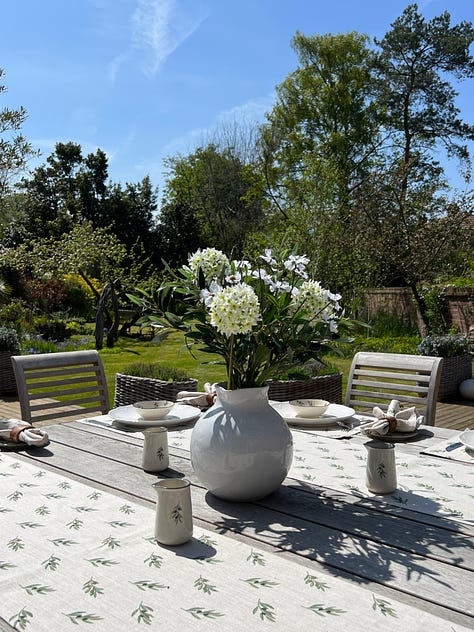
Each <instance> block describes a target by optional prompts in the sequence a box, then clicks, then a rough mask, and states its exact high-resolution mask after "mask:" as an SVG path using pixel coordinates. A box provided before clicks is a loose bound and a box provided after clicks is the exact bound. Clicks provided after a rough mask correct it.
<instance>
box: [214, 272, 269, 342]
mask: <svg viewBox="0 0 474 632" xmlns="http://www.w3.org/2000/svg"><path fill="white" fill-rule="evenodd" d="M209 312H210V316H211V325H212V326H213V327H215V328H216V329H217V331H219V332H220V333H222V334H224V335H226V336H231V335H233V334H247V333H249V332H250V331H252V327H255V325H256V324H257V323H258V321H259V320H260V305H259V302H258V297H257V295H256V294H255V292H254V290H253V289H252V288H251V287H250V286H249V285H246V284H245V283H238V284H236V285H231V286H229V287H226V288H224V289H223V290H221V291H220V292H218V293H217V294H216V295H215V296H214V300H213V301H212V304H211V306H210V310H209Z"/></svg>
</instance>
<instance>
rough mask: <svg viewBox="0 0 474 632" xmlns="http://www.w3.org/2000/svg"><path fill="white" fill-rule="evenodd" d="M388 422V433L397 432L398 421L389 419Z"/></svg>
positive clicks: (393, 418)
mask: <svg viewBox="0 0 474 632" xmlns="http://www.w3.org/2000/svg"><path fill="white" fill-rule="evenodd" d="M387 421H388V431H389V432H395V430H396V429H397V420H396V419H395V417H387Z"/></svg>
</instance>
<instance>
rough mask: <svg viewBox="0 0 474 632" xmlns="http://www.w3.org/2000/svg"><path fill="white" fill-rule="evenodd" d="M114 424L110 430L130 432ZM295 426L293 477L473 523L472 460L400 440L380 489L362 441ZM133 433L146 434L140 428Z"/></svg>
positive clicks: (180, 444) (175, 435)
mask: <svg viewBox="0 0 474 632" xmlns="http://www.w3.org/2000/svg"><path fill="white" fill-rule="evenodd" d="M102 419H103V421H102V422H101V423H100V425H101V426H103V425H107V424H110V423H111V420H110V421H107V420H106V419H107V418H106V417H103V418H102ZM88 423H92V424H93V423H94V422H93V421H89V422H88ZM110 428H111V431H112V432H119V433H120V434H130V433H127V432H125V433H124V432H122V431H120V430H115V429H114V428H112V427H111V426H110ZM291 432H292V435H293V440H294V457H293V464H292V467H291V469H290V471H289V473H288V476H289V477H290V478H293V479H296V480H299V481H302V482H305V481H306V482H309V483H314V484H316V485H321V486H323V487H329V488H331V489H334V490H336V491H342V492H348V493H351V494H354V495H356V496H360V497H361V498H363V499H364V498H367V499H371V500H375V501H376V502H384V503H388V504H390V505H394V506H398V507H403V508H404V509H410V510H413V511H420V512H422V513H426V514H430V515H433V516H440V517H442V518H445V519H449V520H453V521H456V522H463V523H466V524H469V525H474V467H472V465H473V463H462V462H459V461H455V460H449V459H440V458H436V457H435V458H433V457H430V456H426V455H425V454H423V453H422V454H405V453H403V452H402V451H401V450H400V449H398V445H397V444H396V445H395V455H396V466H397V481H398V487H397V490H396V491H395V492H394V493H393V494H387V495H376V494H372V493H371V492H369V491H368V489H367V488H366V486H365V468H366V463H367V450H366V448H365V447H364V445H363V444H362V443H360V442H359V441H354V440H351V439H334V438H331V437H330V436H324V435H322V434H320V433H318V431H313V432H312V431H308V430H305V431H300V430H295V429H292V431H291ZM191 433H192V428H185V429H179V428H176V429H170V430H169V431H168V442H169V445H170V446H171V447H176V448H181V449H183V450H188V451H189V449H190V439H191ZM133 434H134V435H136V436H137V437H143V435H142V433H140V432H137V433H133ZM424 452H426V450H425V451H424Z"/></svg>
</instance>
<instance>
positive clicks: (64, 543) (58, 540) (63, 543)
mask: <svg viewBox="0 0 474 632" xmlns="http://www.w3.org/2000/svg"><path fill="white" fill-rule="evenodd" d="M48 542H52V543H53V544H54V546H71V545H72V544H78V543H77V542H74V540H66V538H56V539H55V540H48Z"/></svg>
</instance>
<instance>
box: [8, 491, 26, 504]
mask: <svg viewBox="0 0 474 632" xmlns="http://www.w3.org/2000/svg"><path fill="white" fill-rule="evenodd" d="M22 496H23V492H19V491H16V492H12V493H11V494H9V495H8V496H7V498H8V500H13V502H16V501H17V500H20V498H21V497H22Z"/></svg>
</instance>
